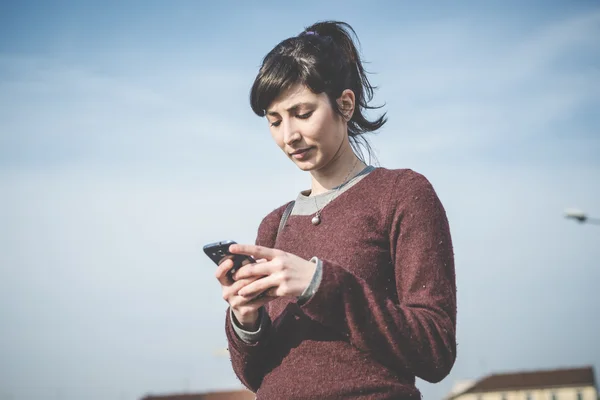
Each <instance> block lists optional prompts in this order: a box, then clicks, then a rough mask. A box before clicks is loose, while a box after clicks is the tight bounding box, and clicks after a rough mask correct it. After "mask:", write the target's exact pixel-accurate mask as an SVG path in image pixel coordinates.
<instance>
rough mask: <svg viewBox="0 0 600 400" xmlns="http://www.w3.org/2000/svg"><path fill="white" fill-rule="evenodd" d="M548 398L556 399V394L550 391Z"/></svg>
mask: <svg viewBox="0 0 600 400" xmlns="http://www.w3.org/2000/svg"><path fill="white" fill-rule="evenodd" d="M550 399H551V400H558V396H557V395H556V393H554V392H552V394H550Z"/></svg>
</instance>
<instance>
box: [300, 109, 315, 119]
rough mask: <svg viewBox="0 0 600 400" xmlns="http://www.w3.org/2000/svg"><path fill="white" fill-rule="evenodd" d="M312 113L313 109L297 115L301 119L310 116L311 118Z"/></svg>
mask: <svg viewBox="0 0 600 400" xmlns="http://www.w3.org/2000/svg"><path fill="white" fill-rule="evenodd" d="M312 113H313V111H309V112H307V113H306V114H300V115H298V116H297V117H298V118H300V119H308V118H310V116H311V115H312Z"/></svg>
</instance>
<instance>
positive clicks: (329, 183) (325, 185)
mask: <svg viewBox="0 0 600 400" xmlns="http://www.w3.org/2000/svg"><path fill="white" fill-rule="evenodd" d="M365 167H366V165H365V163H364V162H362V161H360V159H359V158H358V157H357V156H356V154H354V152H353V151H352V148H350V146H348V149H347V150H346V151H344V152H343V153H342V154H340V155H339V157H337V158H334V159H333V160H332V161H331V162H330V163H329V165H327V166H326V167H324V168H321V169H319V170H316V171H311V175H312V185H311V192H310V194H311V196H315V195H318V194H320V193H324V192H326V191H328V190H331V189H333V188H335V187H337V186H340V185H342V184H344V183H346V182H347V181H348V180H350V179H351V178H353V177H354V176H355V175H356V174H357V173H359V172H360V171H362V170H363V168H365Z"/></svg>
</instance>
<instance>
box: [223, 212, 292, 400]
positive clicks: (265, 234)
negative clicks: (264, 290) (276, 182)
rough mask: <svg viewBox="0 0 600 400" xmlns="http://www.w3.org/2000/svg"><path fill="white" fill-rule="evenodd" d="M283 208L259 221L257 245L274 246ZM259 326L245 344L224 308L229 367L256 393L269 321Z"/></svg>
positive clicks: (267, 341)
mask: <svg viewBox="0 0 600 400" xmlns="http://www.w3.org/2000/svg"><path fill="white" fill-rule="evenodd" d="M284 209H285V206H284V207H280V208H278V209H276V210H275V211H273V212H272V213H270V214H269V215H267V216H266V217H265V219H263V220H262V222H261V224H260V226H259V228H258V235H257V237H256V244H257V245H259V246H266V247H273V246H275V239H276V238H277V228H278V227H279V221H280V219H281V215H282V214H283V210H284ZM268 309H269V304H268V303H267V304H265V306H264V311H265V315H264V316H263V318H267V319H268V318H269V313H268ZM261 327H262V328H264V329H265V331H264V332H262V333H261V335H260V336H259V338H258V340H257V341H255V342H246V341H244V340H243V339H242V338H240V337H239V336H238V334H237V333H236V331H235V328H234V326H233V321H232V320H231V318H230V308H228V309H227V314H226V322H225V332H226V335H227V342H228V344H229V355H230V357H231V365H232V367H233V371H234V372H235V374H236V375H237V377H238V379H239V380H240V381H241V382H242V383H243V384H244V385H245V386H246V387H247V388H248V389H250V390H251V391H253V392H256V391H257V390H258V388H259V387H260V385H261V383H262V379H263V377H264V373H265V364H264V363H265V361H266V360H267V352H268V350H267V349H268V344H269V328H270V319H269V321H267V322H266V323H264V324H261Z"/></svg>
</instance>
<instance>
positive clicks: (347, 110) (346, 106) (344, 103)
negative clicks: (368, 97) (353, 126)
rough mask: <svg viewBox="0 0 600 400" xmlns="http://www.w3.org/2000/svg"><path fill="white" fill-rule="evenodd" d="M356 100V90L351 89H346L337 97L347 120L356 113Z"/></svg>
mask: <svg viewBox="0 0 600 400" xmlns="http://www.w3.org/2000/svg"><path fill="white" fill-rule="evenodd" d="M355 101H356V97H355V96H354V92H353V91H352V90H350V89H346V90H344V91H343V92H342V94H341V95H340V97H338V99H337V103H338V106H339V107H340V110H341V111H342V114H344V119H345V120H346V121H350V120H351V119H352V116H353V115H354V104H355Z"/></svg>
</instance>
